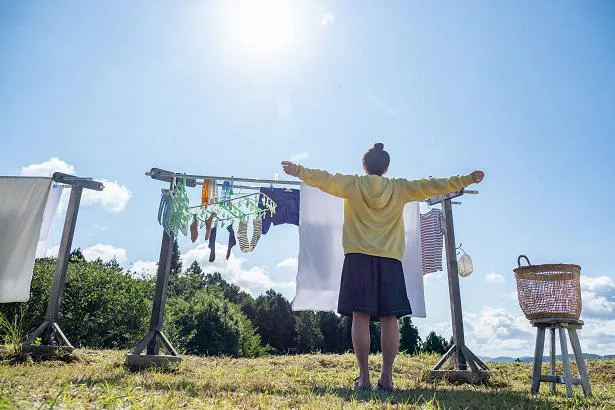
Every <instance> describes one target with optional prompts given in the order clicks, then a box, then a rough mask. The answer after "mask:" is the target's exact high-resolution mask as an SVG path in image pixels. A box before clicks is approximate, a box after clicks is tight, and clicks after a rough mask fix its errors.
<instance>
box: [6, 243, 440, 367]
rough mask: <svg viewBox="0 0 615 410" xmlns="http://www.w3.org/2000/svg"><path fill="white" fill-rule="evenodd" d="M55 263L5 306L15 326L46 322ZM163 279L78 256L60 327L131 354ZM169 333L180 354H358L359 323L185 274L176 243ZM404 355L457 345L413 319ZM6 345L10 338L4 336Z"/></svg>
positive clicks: (403, 328)
mask: <svg viewBox="0 0 615 410" xmlns="http://www.w3.org/2000/svg"><path fill="white" fill-rule="evenodd" d="M54 270H55V259H53V258H44V259H39V260H37V261H36V263H35V267H34V275H33V278H32V286H31V290H30V300H29V301H28V302H26V303H9V304H1V305H0V314H3V315H4V316H5V317H7V318H8V319H10V320H12V318H13V317H14V316H15V315H21V316H22V319H23V321H22V323H23V326H24V328H25V329H24V330H26V331H28V332H30V331H32V330H34V329H35V328H36V326H38V325H39V324H40V323H42V322H43V320H44V316H45V310H46V307H47V298H48V297H49V291H50V288H51V280H52V277H53V272H54ZM154 287H155V278H139V277H137V276H135V275H134V274H133V273H132V272H130V271H128V270H125V269H123V268H122V267H121V266H120V265H119V264H118V263H117V262H116V261H114V260H112V261H110V262H107V263H103V262H102V261H101V260H97V261H86V260H85V258H84V257H83V255H82V253H81V251H80V250H79V249H77V250H75V251H73V252H72V253H71V258H70V262H69V266H68V273H67V279H66V288H65V291H64V296H63V298H62V308H61V311H60V318H59V322H60V326H61V327H62V329H63V330H64V333H65V334H66V335H67V337H68V338H69V340H70V341H71V342H72V343H73V345H75V346H80V347H89V348H99V349H102V348H111V349H128V348H130V347H132V346H133V345H134V344H135V343H137V342H138V341H139V340H140V339H141V338H142V337H143V336H144V335H145V333H146V332H147V329H148V326H149V319H150V315H151V308H152V298H153V293H154ZM164 323H165V324H164V331H165V333H166V334H167V336H168V337H169V339H170V340H171V342H172V343H173V344H174V345H175V347H176V348H178V349H179V350H180V351H182V352H184V353H189V354H200V355H227V356H234V357H256V356H262V355H266V354H296V353H311V352H323V353H344V352H347V351H349V350H352V342H351V337H350V331H351V323H352V321H351V319H350V318H347V317H344V316H339V315H337V314H335V313H333V312H310V311H306V312H293V311H292V307H291V303H290V302H289V301H288V300H287V299H286V298H285V297H284V296H283V295H282V294H281V293H278V292H276V291H275V290H273V289H270V290H268V291H267V292H265V293H264V294H262V295H260V296H258V297H256V298H254V297H253V296H252V295H250V294H249V293H246V292H244V291H242V290H241V289H240V288H239V287H238V286H237V285H235V284H233V283H229V282H228V281H226V280H225V279H224V278H223V277H222V275H221V274H220V273H212V274H204V273H203V270H202V269H201V267H200V266H199V264H198V263H197V262H196V261H195V262H193V263H192V264H191V265H190V266H189V267H188V268H187V269H185V270H184V269H183V266H182V264H181V258H180V254H179V249H178V247H177V243H175V244H174V249H173V256H172V261H171V272H170V277H169V286H168V299H167V304H166V311H165V321H164ZM370 326H371V330H372V343H371V350H372V352H379V351H380V338H379V334H380V331H379V324H378V323H377V322H372V323H371V324H370ZM400 334H401V339H400V350H401V351H405V352H407V353H410V354H416V353H419V352H433V353H437V354H443V353H444V352H445V351H446V350H447V349H448V347H449V346H450V341H447V340H446V339H445V338H443V337H442V336H440V335H437V334H436V333H435V332H431V333H430V334H429V335H428V336H427V337H426V338H425V340H424V341H423V340H422V339H421V337H420V335H419V332H418V329H417V328H416V327H415V326H414V324H413V323H412V320H411V319H410V318H403V319H401V320H400ZM0 338H2V335H0Z"/></svg>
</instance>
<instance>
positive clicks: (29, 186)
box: [0, 177, 51, 303]
mask: <svg viewBox="0 0 615 410" xmlns="http://www.w3.org/2000/svg"><path fill="white" fill-rule="evenodd" d="M50 186H51V179H50V178H38V177H36V178H32V177H0V303H9V302H26V301H27V300H28V299H29V298H30V283H31V282H32V272H33V270H34V257H35V254H36V246H37V243H38V239H39V236H40V233H41V225H42V222H43V213H44V211H45V206H46V204H47V197H48V195H49V187H50Z"/></svg>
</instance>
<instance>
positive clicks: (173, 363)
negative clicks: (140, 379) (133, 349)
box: [126, 353, 182, 370]
mask: <svg viewBox="0 0 615 410" xmlns="http://www.w3.org/2000/svg"><path fill="white" fill-rule="evenodd" d="M181 361H182V358H181V357H179V356H169V355H150V354H132V353H128V354H127V355H126V367H128V368H129V369H131V370H144V369H148V368H152V367H156V368H161V369H176V368H178V367H179V364H180V363H181Z"/></svg>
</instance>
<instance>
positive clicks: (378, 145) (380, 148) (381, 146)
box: [374, 142, 384, 151]
mask: <svg viewBox="0 0 615 410" xmlns="http://www.w3.org/2000/svg"><path fill="white" fill-rule="evenodd" d="M374 149H375V150H376V151H384V144H383V143H382V142H377V143H375V144H374Z"/></svg>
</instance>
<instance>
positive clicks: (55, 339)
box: [22, 320, 75, 358]
mask: <svg viewBox="0 0 615 410" xmlns="http://www.w3.org/2000/svg"><path fill="white" fill-rule="evenodd" d="M46 334H48V336H46ZM39 337H40V338H41V339H42V341H43V343H42V344H36V345H35V344H34V341H35V340H36V339H37V338H39ZM22 349H23V351H24V353H28V354H30V355H32V356H33V357H36V358H72V357H73V352H74V351H75V348H74V347H73V345H72V344H71V343H70V342H69V341H68V339H67V338H66V336H65V335H64V332H62V329H60V325H58V324H57V323H56V322H50V321H48V320H45V321H44V322H43V324H42V325H40V326H39V327H38V328H37V329H36V330H35V331H34V333H32V334H31V335H30V336H28V338H27V339H26V342H25V343H24V344H23V345H22Z"/></svg>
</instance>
